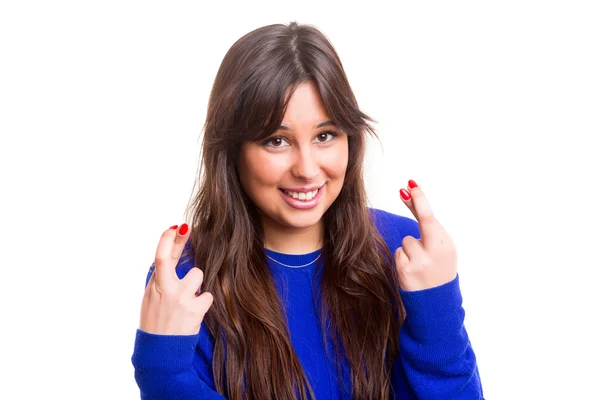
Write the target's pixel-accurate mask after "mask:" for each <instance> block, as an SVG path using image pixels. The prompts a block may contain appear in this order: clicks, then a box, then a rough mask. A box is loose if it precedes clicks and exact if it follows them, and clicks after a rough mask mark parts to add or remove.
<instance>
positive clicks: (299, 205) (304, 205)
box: [278, 184, 325, 210]
mask: <svg viewBox="0 0 600 400" xmlns="http://www.w3.org/2000/svg"><path fill="white" fill-rule="evenodd" d="M324 186H325V185H324V184H323V185H321V186H316V187H314V188H313V189H309V190H306V191H308V192H310V191H311V190H315V189H319V191H318V192H317V194H316V195H315V197H313V198H312V199H310V200H309V201H306V200H298V199H294V198H293V197H290V196H288V195H287V194H285V193H283V190H287V191H288V192H302V191H304V190H305V189H306V188H303V190H298V189H300V188H294V190H290V189H287V188H286V189H283V188H281V190H278V192H279V194H280V195H281V198H282V199H283V200H284V201H285V202H286V203H287V204H288V205H289V206H290V207H292V208H295V209H298V210H309V209H311V208H315V207H316V206H317V204H319V202H320V201H321V194H322V193H323V187H324Z"/></svg>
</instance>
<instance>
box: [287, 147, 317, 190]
mask: <svg viewBox="0 0 600 400" xmlns="http://www.w3.org/2000/svg"><path fill="white" fill-rule="evenodd" d="M311 147H312V146H309V147H303V148H299V149H297V151H296V154H295V158H294V164H293V165H292V175H294V177H296V178H300V179H303V180H306V181H311V180H313V179H315V178H316V177H317V175H318V174H319V163H318V160H317V158H316V154H314V151H313V149H312V148H311Z"/></svg>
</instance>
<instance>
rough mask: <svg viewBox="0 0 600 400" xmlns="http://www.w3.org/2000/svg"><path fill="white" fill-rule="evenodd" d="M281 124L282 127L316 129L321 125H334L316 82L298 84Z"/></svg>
mask: <svg viewBox="0 0 600 400" xmlns="http://www.w3.org/2000/svg"><path fill="white" fill-rule="evenodd" d="M281 125H282V128H281V129H285V128H292V129H293V128H310V129H316V128H318V127H320V126H319V125H321V126H326V125H333V123H332V121H331V118H330V116H329V115H328V114H327V111H326V110H325V106H324V104H323V99H322V98H321V95H320V94H319V91H318V90H317V87H316V86H315V84H314V83H312V82H303V83H301V84H300V85H298V87H297V88H296V90H295V91H294V93H293V94H292V97H291V98H290V101H289V103H288V106H287V109H286V111H285V115H284V116H283V121H282V122H281Z"/></svg>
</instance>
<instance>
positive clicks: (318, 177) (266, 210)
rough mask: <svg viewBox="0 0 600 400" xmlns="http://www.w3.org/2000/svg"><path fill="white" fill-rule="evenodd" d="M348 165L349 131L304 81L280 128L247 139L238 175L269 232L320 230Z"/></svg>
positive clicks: (289, 104)
mask: <svg viewBox="0 0 600 400" xmlns="http://www.w3.org/2000/svg"><path fill="white" fill-rule="evenodd" d="M328 121H329V122H328ZM347 165H348V137H347V135H346V134H345V133H344V132H342V131H341V130H340V129H339V128H338V127H336V126H335V125H333V122H331V121H330V117H329V115H327V112H326V111H325V109H324V107H323V103H322V100H321V97H320V95H319V92H318V91H317V88H316V87H315V85H314V84H313V83H312V82H305V83H302V84H300V85H299V86H298V87H297V89H296V91H295V92H294V93H293V95H292V97H291V99H290V102H289V103H288V107H287V110H286V113H285V116H284V118H283V121H282V124H281V127H280V129H279V130H278V131H277V132H275V133H274V134H273V135H272V136H270V137H269V138H267V139H265V140H263V141H261V142H244V144H243V145H242V149H241V155H240V163H239V174H240V180H241V183H242V187H243V188H244V190H245V191H246V193H247V194H248V196H249V197H250V198H251V199H252V201H253V202H254V204H255V205H256V206H257V207H258V209H259V211H260V213H261V218H262V222H263V227H264V229H265V235H267V234H268V233H273V232H277V231H282V230H284V231H289V230H290V229H292V230H301V231H306V230H307V229H318V228H320V225H321V218H322V217H323V214H324V213H325V211H327V209H328V208H329V206H331V204H332V203H333V202H334V200H335V199H336V198H337V196H338V194H339V193H340V191H341V189H342V185H343V184H344V175H345V173H346V167H347ZM268 231H270V232H268Z"/></svg>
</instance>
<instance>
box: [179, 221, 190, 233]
mask: <svg viewBox="0 0 600 400" xmlns="http://www.w3.org/2000/svg"><path fill="white" fill-rule="evenodd" d="M187 231H188V224H183V225H181V228H179V234H180V235H182V236H183V235H185V234H186V233H187Z"/></svg>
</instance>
